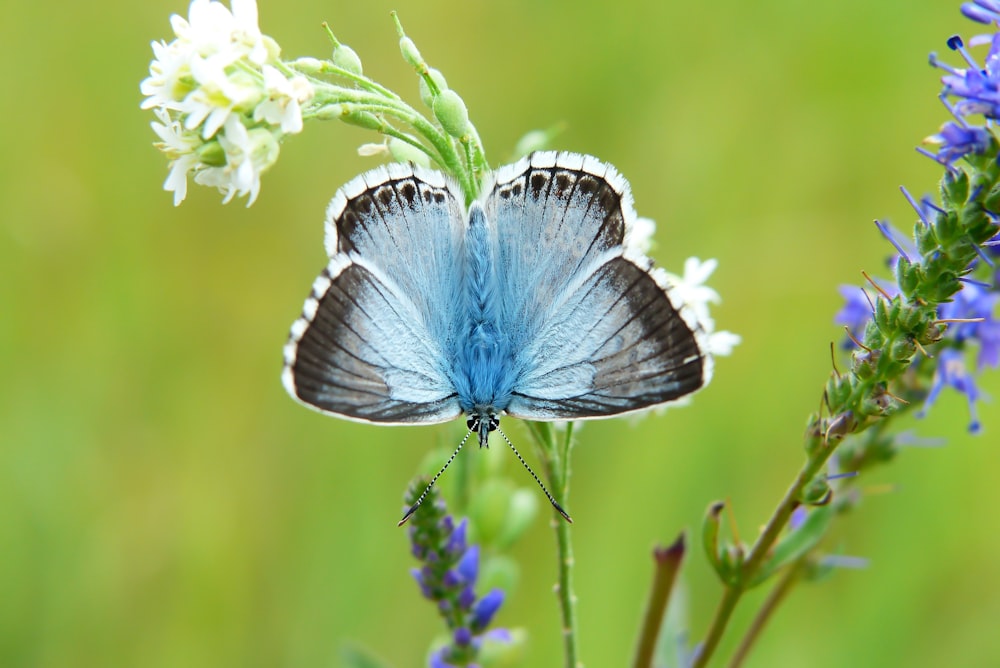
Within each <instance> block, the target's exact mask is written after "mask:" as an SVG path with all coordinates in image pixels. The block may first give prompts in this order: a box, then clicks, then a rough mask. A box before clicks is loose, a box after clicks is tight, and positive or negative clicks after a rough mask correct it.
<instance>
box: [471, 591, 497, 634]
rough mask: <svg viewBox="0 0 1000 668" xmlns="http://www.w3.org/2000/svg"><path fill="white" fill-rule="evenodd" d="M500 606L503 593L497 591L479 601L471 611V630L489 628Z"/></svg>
mask: <svg viewBox="0 0 1000 668" xmlns="http://www.w3.org/2000/svg"><path fill="white" fill-rule="evenodd" d="M501 604H503V592H502V591H501V590H499V589H494V590H492V591H490V593H489V594H487V595H486V596H483V597H482V598H481V599H479V602H478V603H477V604H476V607H475V609H474V610H473V611H472V628H474V629H477V630H480V629H485V628H486V627H487V626H489V625H490V622H491V621H493V615H495V614H496V612H497V610H499V609H500V606H501Z"/></svg>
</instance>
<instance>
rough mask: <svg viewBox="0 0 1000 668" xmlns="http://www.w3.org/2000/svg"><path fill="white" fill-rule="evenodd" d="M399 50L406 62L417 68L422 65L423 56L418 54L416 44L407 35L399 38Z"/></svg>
mask: <svg viewBox="0 0 1000 668" xmlns="http://www.w3.org/2000/svg"><path fill="white" fill-rule="evenodd" d="M399 50H400V52H401V53H402V54H403V60H405V61H406V62H408V63H409V64H410V65H413V66H414V67H417V68H419V67H420V66H421V65H423V62H424V58H423V56H421V55H420V51H419V50H418V49H417V45H416V44H414V43H413V40H412V39H410V38H409V37H400V38H399Z"/></svg>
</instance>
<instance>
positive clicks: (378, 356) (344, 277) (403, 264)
mask: <svg viewBox="0 0 1000 668" xmlns="http://www.w3.org/2000/svg"><path fill="white" fill-rule="evenodd" d="M457 192H458V191H457V188H456V187H455V186H453V185H452V184H451V183H450V182H448V181H447V180H446V179H445V177H444V176H443V175H441V174H440V173H438V172H433V171H430V170H423V169H420V168H417V167H412V166H405V165H399V164H393V165H388V166H384V167H380V168H378V169H375V170H372V171H370V172H367V173H365V174H362V175H361V176H359V177H357V178H355V179H354V180H352V181H351V182H350V183H348V184H347V185H345V186H344V187H343V188H341V189H340V190H339V191H338V192H337V194H336V195H335V196H334V198H333V200H332V201H331V202H330V206H329V207H328V209H327V234H326V248H327V253H328V254H329V255H330V263H329V265H328V266H327V268H326V269H325V270H324V271H323V273H322V274H321V275H320V276H319V278H317V279H316V281H315V283H314V284H313V290H312V293H311V294H310V296H309V297H308V298H307V299H306V301H305V304H304V306H303V309H302V316H301V317H300V318H299V319H298V320H296V321H295V323H294V324H293V325H292V330H291V334H290V336H289V339H288V343H287V344H286V345H285V351H284V357H285V367H284V371H283V373H282V381H283V383H284V385H285V388H286V389H287V390H288V392H289V394H291V395H292V396H293V397H294V398H295V399H297V400H298V401H300V402H301V403H303V404H305V405H307V406H309V407H310V408H314V409H316V410H319V411H321V412H323V413H328V414H332V415H335V416H337V417H343V418H348V419H354V420H361V421H366V422H379V423H383V424H415V423H424V424H428V423H434V422H443V421H445V420H449V419H451V418H454V417H456V416H457V415H459V414H460V413H461V408H460V407H459V404H458V398H457V395H456V393H455V389H454V383H453V382H452V381H451V379H450V377H449V364H448V356H447V351H446V349H445V347H446V345H447V342H448V341H450V340H453V338H454V337H453V333H454V328H455V327H456V319H455V314H456V313H457V312H458V303H459V299H460V292H459V289H460V281H459V280H458V276H457V275H456V273H455V272H456V271H458V267H460V262H459V261H458V259H457V254H458V253H460V252H461V248H462V232H463V220H464V215H465V214H464V210H463V207H462V204H461V198H460V196H459V195H457V194H456V193H457Z"/></svg>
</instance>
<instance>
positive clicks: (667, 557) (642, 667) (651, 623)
mask: <svg viewBox="0 0 1000 668" xmlns="http://www.w3.org/2000/svg"><path fill="white" fill-rule="evenodd" d="M684 549H685V548H684V534H683V533H682V534H681V535H680V536H678V537H677V540H675V541H674V543H673V545H671V546H669V547H658V548H656V549H655V550H653V562H654V564H655V565H656V570H655V572H654V573H653V586H652V588H651V589H650V590H649V601H648V602H647V603H646V613H645V614H644V615H643V620H642V630H641V631H640V633H639V644H638V647H637V648H636V652H635V660H634V661H633V662H632V666H633V668H652V666H653V653H654V652H655V650H656V641H657V640H658V639H659V636H660V629H661V628H662V626H663V617H664V615H665V614H666V612H667V605H668V604H669V603H670V594H671V593H672V592H673V589H674V582H676V581H677V574H678V573H679V572H680V569H681V560H683V559H684Z"/></svg>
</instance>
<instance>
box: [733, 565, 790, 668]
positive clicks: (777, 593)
mask: <svg viewBox="0 0 1000 668" xmlns="http://www.w3.org/2000/svg"><path fill="white" fill-rule="evenodd" d="M807 558H808V557H807V556H803V557H801V558H800V559H799V560H798V561H796V562H795V563H793V564H791V565H790V566H788V568H786V569H785V573H784V574H783V575H782V576H781V579H780V580H778V584H776V585H775V586H774V589H772V590H771V593H770V594H768V596H767V600H765V601H764V605H762V606H761V608H760V610H758V611H757V615H756V616H755V617H754V618H753V622H752V623H751V624H750V628H749V629H747V633H746V635H745V636H743V640H741V641H740V646H739V647H738V648H737V649H736V653H735V654H734V655H733V658H732V659H730V661H729V668H739V667H740V666H741V665H743V661H744V659H746V658H747V656H748V655H749V654H750V650H751V649H752V648H753V644H754V642H756V641H757V638H759V637H760V634H761V631H763V630H764V627H765V626H766V625H767V622H768V621H770V619H771V616H772V615H773V614H774V611H775V610H777V609H778V606H779V605H781V603H782V602H783V601H784V600H785V597H786V596H787V595H788V592H790V591H791V590H792V586H793V585H794V584H795V583H796V582H798V581H799V576H800V575H801V573H802V568H803V565H804V564H805V560H806V559H807Z"/></svg>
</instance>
